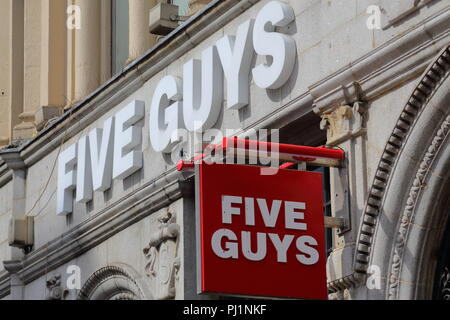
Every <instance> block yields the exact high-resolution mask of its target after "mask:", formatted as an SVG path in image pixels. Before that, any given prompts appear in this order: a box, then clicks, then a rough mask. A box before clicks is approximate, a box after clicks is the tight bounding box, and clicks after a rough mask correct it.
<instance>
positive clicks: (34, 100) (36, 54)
mask: <svg viewBox="0 0 450 320" xmlns="http://www.w3.org/2000/svg"><path fill="white" fill-rule="evenodd" d="M41 6H42V3H41V1H25V2H24V21H23V23H24V37H23V41H24V49H23V50H24V55H23V65H24V67H23V77H24V78H23V92H22V93H21V94H22V95H23V111H22V113H21V114H20V115H19V119H20V120H21V123H20V124H18V125H16V126H15V127H14V129H13V139H14V140H16V139H27V138H31V137H32V136H33V134H34V133H35V126H34V111H35V110H37V109H38V108H39V104H40V86H39V83H40V82H41V76H40V75H41Z"/></svg>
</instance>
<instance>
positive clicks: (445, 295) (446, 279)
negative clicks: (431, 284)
mask: <svg viewBox="0 0 450 320" xmlns="http://www.w3.org/2000/svg"><path fill="white" fill-rule="evenodd" d="M439 280H440V288H441V296H442V300H450V271H449V270H448V268H445V269H444V272H443V273H442V275H441V278H440V279H439Z"/></svg>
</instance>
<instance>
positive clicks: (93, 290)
mask: <svg viewBox="0 0 450 320" xmlns="http://www.w3.org/2000/svg"><path fill="white" fill-rule="evenodd" d="M146 298H150V297H145V295H144V291H143V290H142V288H141V287H140V286H139V284H138V283H137V281H136V279H135V278H134V276H133V275H132V274H130V273H129V272H128V271H127V270H125V269H124V268H122V267H119V266H107V267H104V268H101V269H99V270H97V271H96V272H94V274H93V275H92V276H91V277H89V279H88V280H87V281H86V283H85V284H84V286H83V288H81V290H80V292H79V293H78V300H144V299H146Z"/></svg>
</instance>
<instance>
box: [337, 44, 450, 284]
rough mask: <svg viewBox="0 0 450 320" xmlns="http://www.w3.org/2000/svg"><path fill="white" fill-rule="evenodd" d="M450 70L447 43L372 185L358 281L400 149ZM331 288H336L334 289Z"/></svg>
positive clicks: (361, 231) (365, 213) (362, 275)
mask: <svg viewBox="0 0 450 320" xmlns="http://www.w3.org/2000/svg"><path fill="white" fill-rule="evenodd" d="M449 71H450V46H446V47H445V48H444V49H443V50H442V51H441V53H440V54H439V55H438V58H437V59H436V60H435V61H434V63H432V64H431V65H430V66H429V67H428V69H427V70H426V72H425V73H424V75H423V77H422V79H421V81H420V82H419V84H418V85H417V87H416V89H415V90H414V91H413V93H412V95H411V96H410V98H409V99H408V102H407V103H406V105H405V107H404V108H403V112H402V113H401V114H400V117H399V119H398V121H397V123H396V125H395V127H394V130H393V132H392V134H391V136H390V137H389V139H388V142H387V144H386V147H385V149H384V152H383V154H382V155H381V159H380V162H379V164H378V168H377V170H376V172H375V177H374V180H373V183H372V186H371V188H370V190H369V196H368V199H367V202H366V206H365V208H364V211H363V215H362V219H361V225H360V229H359V233H358V238H357V245H356V253H355V265H354V274H353V278H354V279H355V280H357V283H361V282H362V281H363V280H364V279H365V276H366V272H367V268H368V266H369V261H370V254H371V249H372V244H373V237H374V232H375V228H376V225H377V223H378V215H379V213H380V208H381V202H382V198H383V196H384V194H385V191H386V186H387V182H388V180H389V178H390V175H391V171H392V169H393V167H394V164H395V162H396V160H397V158H398V154H399V151H400V149H401V148H402V145H403V144H404V142H405V140H406V138H407V136H408V134H409V132H410V130H411V128H412V126H413V125H414V122H415V120H416V118H417V115H418V114H419V112H420V110H421V109H422V108H423V107H424V106H426V105H427V102H428V99H429V98H430V97H431V96H432V94H433V92H434V90H435V88H436V87H438V84H439V83H440V82H441V81H442V80H443V79H445V78H446V77H447V76H448V75H449ZM353 286H354V285H353ZM344 287H345V288H349V284H346V285H345V286H344ZM330 289H331V290H332V291H334V288H330ZM341 290H342V289H341Z"/></svg>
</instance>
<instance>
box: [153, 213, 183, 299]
mask: <svg viewBox="0 0 450 320" xmlns="http://www.w3.org/2000/svg"><path fill="white" fill-rule="evenodd" d="M158 222H159V230H158V231H157V232H155V233H154V234H153V235H152V236H151V237H150V241H149V243H148V245H147V247H145V248H144V255H145V258H146V259H147V263H146V265H145V273H146V275H147V276H148V277H149V278H150V279H151V280H152V281H153V283H154V288H155V298H156V299H160V300H163V299H172V298H174V297H175V281H176V280H178V270H179V268H180V261H179V257H178V242H179V241H178V238H179V234H180V226H179V225H178V224H177V223H176V222H175V215H174V214H172V212H170V211H169V210H166V211H164V212H163V213H162V214H161V215H160V216H159V218H158Z"/></svg>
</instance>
